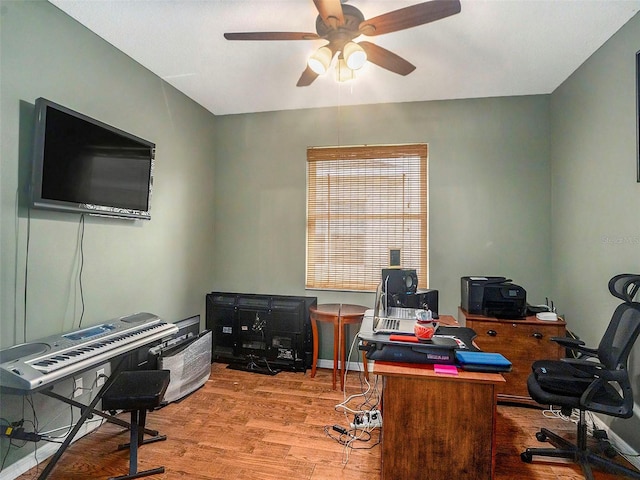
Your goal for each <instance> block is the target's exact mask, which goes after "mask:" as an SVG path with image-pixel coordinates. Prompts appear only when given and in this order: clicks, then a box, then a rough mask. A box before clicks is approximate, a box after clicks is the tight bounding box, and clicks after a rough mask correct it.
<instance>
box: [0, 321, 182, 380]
mask: <svg viewBox="0 0 640 480" xmlns="http://www.w3.org/2000/svg"><path fill="white" fill-rule="evenodd" d="M177 331H178V327H177V326H176V325H174V324H173V323H166V322H163V321H162V320H160V318H158V317H157V316H155V315H153V314H151V313H136V314H134V315H129V316H126V317H122V318H119V319H116V320H111V321H109V322H107V323H103V324H100V325H96V326H93V327H88V328H84V329H81V330H77V331H74V332H70V333H66V334H62V335H52V336H50V337H46V338H42V339H40V340H36V341H33V342H28V343H23V344H20V345H16V346H14V347H10V348H8V349H5V350H2V351H0V387H2V388H7V389H14V390H21V391H34V390H37V389H41V388H43V387H46V386H49V385H51V384H53V383H54V382H58V381H60V380H62V379H64V378H67V377H69V376H71V375H75V374H77V373H80V372H83V371H85V370H88V369H90V368H92V367H94V366H98V365H100V364H102V363H105V362H108V361H109V360H111V359H112V358H115V357H117V356H119V355H122V354H124V353H128V352H131V351H132V350H135V349H137V348H140V347H143V346H145V345H148V344H151V343H153V342H155V341H157V340H159V341H162V340H164V339H166V338H168V337H171V335H173V334H174V333H176V332H177Z"/></svg>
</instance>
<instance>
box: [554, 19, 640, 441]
mask: <svg viewBox="0 0 640 480" xmlns="http://www.w3.org/2000/svg"><path fill="white" fill-rule="evenodd" d="M639 48H640V15H636V16H635V17H633V18H632V19H631V20H630V21H629V22H628V23H627V24H626V25H625V26H624V27H623V28H622V29H621V30H620V31H619V32H618V33H617V34H616V35H614V36H613V37H612V38H611V39H610V40H609V41H608V42H607V43H606V44H605V45H604V46H603V47H602V48H600V49H599V50H598V51H597V52H596V53H595V54H594V55H593V56H592V57H591V58H589V59H588V61H587V62H585V63H584V64H583V65H582V66H581V67H580V68H579V69H578V70H577V71H576V72H574V74H573V75H571V77H570V78H569V79H568V80H567V81H566V82H564V83H563V84H562V86H560V88H558V89H557V90H556V91H555V92H554V93H553V95H552V96H551V119H552V128H551V131H552V141H551V146H552V148H551V165H552V175H551V178H552V190H551V192H552V216H551V219H552V220H551V224H552V226H553V228H552V247H553V248H552V259H553V263H552V265H553V267H552V272H553V275H552V278H553V281H554V288H553V290H554V292H555V295H554V296H555V297H556V299H557V300H558V301H559V304H560V305H561V307H562V310H563V312H566V315H567V319H568V320H569V322H570V324H571V325H572V326H573V328H574V329H575V331H576V332H577V333H578V334H579V335H580V337H581V338H582V339H583V340H584V341H585V342H587V344H589V345H592V346H596V345H597V343H598V342H599V341H600V338H601V337H602V335H603V333H604V330H605V328H606V327H607V324H608V322H609V319H610V318H611V314H612V312H613V310H614V309H615V307H616V305H618V304H619V303H620V301H619V300H618V299H616V298H614V297H613V296H612V295H610V294H609V291H608V289H607V282H608V281H609V279H610V278H611V277H612V276H614V275H616V274H618V273H640V220H639V219H638V211H639V207H640V183H637V182H636V175H637V161H638V157H637V150H636V148H637V147H636V134H637V128H638V123H637V117H636V94H637V92H636V68H635V55H636V52H637V51H638V49H639ZM639 346H640V344H636V348H634V351H633V352H632V354H631V358H630V364H631V365H630V372H631V375H632V378H633V379H634V382H633V385H634V392H635V394H636V396H638V394H639V393H640V354H639V353H638V352H640V348H639ZM638 398H640V397H638ZM636 404H638V401H636ZM607 421H608V422H610V423H611V427H612V429H613V430H614V431H615V432H616V433H617V434H618V435H619V436H620V437H621V438H622V439H623V440H624V441H626V442H627V443H628V444H629V445H630V446H631V447H632V448H633V449H634V450H635V451H639V450H640V435H639V434H638V432H640V411H638V410H637V408H636V413H635V415H634V417H633V418H632V419H631V420H619V419H618V420H607Z"/></svg>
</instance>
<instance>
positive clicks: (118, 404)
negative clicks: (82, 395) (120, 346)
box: [102, 370, 170, 480]
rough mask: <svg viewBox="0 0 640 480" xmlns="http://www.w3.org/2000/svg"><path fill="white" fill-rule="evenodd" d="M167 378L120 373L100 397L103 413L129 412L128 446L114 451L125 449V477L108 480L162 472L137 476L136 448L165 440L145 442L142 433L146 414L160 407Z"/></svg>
mask: <svg viewBox="0 0 640 480" xmlns="http://www.w3.org/2000/svg"><path fill="white" fill-rule="evenodd" d="M169 377H170V372H169V370H135V371H130V372H120V373H119V374H118V376H117V377H116V379H115V381H114V382H113V384H112V385H111V386H110V387H109V389H108V390H107V391H106V392H105V394H104V395H103V397H102V409H103V410H124V411H130V412H131V436H130V442H129V443H126V444H123V445H120V446H119V447H118V450H121V449H124V448H129V474H128V475H122V476H119V477H111V478H109V480H129V479H133V478H141V477H146V476H149V475H155V474H157V473H163V472H164V467H157V468H153V469H151V470H144V471H142V472H138V447H139V446H140V445H143V444H146V443H152V442H158V441H161V440H166V439H167V437H166V436H165V435H156V436H153V437H149V438H146V439H145V438H144V430H145V421H146V418H147V410H152V409H154V408H156V407H158V406H160V403H161V402H162V398H163V397H164V393H165V392H166V390H167V387H168V386H169V379H170V378H169Z"/></svg>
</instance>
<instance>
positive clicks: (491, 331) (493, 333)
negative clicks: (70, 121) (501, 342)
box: [487, 330, 498, 337]
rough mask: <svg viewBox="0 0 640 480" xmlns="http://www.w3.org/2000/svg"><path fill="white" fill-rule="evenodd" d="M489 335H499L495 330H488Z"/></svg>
mask: <svg viewBox="0 0 640 480" xmlns="http://www.w3.org/2000/svg"><path fill="white" fill-rule="evenodd" d="M487 335H489V336H490V337H495V336H496V335H498V332H496V331H495V330H489V331H487Z"/></svg>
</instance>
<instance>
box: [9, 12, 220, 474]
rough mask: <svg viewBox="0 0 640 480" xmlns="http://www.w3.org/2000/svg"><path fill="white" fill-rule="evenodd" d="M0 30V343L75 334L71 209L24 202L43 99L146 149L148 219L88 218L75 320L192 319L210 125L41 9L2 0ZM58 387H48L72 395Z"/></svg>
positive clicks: (39, 403)
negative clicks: (139, 140)
mask: <svg viewBox="0 0 640 480" xmlns="http://www.w3.org/2000/svg"><path fill="white" fill-rule="evenodd" d="M0 22H1V25H0V61H1V65H0V67H1V68H0V70H1V75H2V76H1V81H0V123H1V126H2V128H1V133H0V135H1V136H0V139H1V141H0V154H1V156H0V199H1V203H0V234H1V235H0V242H1V243H0V245H1V248H0V282H1V284H0V347H7V346H10V345H13V344H15V343H20V342H22V341H24V340H25V332H26V340H27V341H28V340H34V339H37V338H41V337H44V336H47V335H51V334H59V333H63V332H66V331H69V330H73V329H76V328H78V322H79V319H80V315H81V307H80V303H81V302H80V296H79V289H78V285H79V284H78V271H79V261H80V260H79V243H78V242H79V240H78V239H79V218H80V217H79V215H75V214H67V213H57V212H45V211H36V210H33V211H31V212H30V217H29V212H28V210H27V207H26V198H27V195H26V188H27V185H28V179H29V171H30V167H29V162H30V154H31V141H32V128H33V125H32V122H33V108H34V106H33V104H34V101H35V99H36V98H38V97H41V96H42V97H45V98H49V99H51V100H53V101H55V102H58V103H60V104H63V105H65V106H68V107H70V108H73V109H75V110H78V111H81V112H83V113H85V114H87V115H89V116H92V117H94V118H98V119H100V120H102V121H104V122H106V123H109V124H112V125H115V126H117V127H119V128H121V129H123V130H126V131H129V132H132V133H134V134H136V135H138V136H140V137H143V138H146V139H149V140H152V141H154V142H155V143H156V146H157V155H156V163H155V167H156V168H155V178H154V180H155V181H154V191H153V197H152V205H151V216H152V219H151V221H124V220H113V219H111V220H109V219H103V218H95V217H87V218H86V222H85V229H84V241H83V247H84V248H83V253H84V269H83V277H82V280H83V282H82V283H83V290H84V302H85V312H84V320H83V323H82V326H90V325H95V324H97V323H101V322H105V321H108V320H110V319H112V318H116V317H120V316H123V315H128V314H131V313H135V312H138V311H149V312H152V313H155V314H157V315H159V316H160V317H161V318H163V319H165V320H167V321H171V322H173V321H176V320H179V319H181V318H185V317H187V316H191V315H196V314H202V315H203V314H204V296H205V294H206V293H207V292H208V291H210V288H211V284H212V282H211V278H212V277H213V268H214V266H213V245H214V244H215V235H214V229H213V220H214V209H213V201H214V197H213V190H212V185H213V183H214V160H215V157H214V130H215V128H214V126H215V117H214V116H213V115H212V114H211V113H210V112H208V111H206V110H205V109H204V108H202V107H201V106H199V105H197V104H196V103H195V102H193V101H191V100H190V99H188V98H187V97H186V96H185V95H183V94H181V93H179V92H178V91H176V90H175V89H174V88H173V87H171V86H169V85H168V84H166V83H165V82H164V81H162V80H161V79H160V78H158V77H157V76H155V75H153V74H152V73H151V72H149V71H148V70H146V69H145V68H143V67H142V66H140V65H139V64H137V63H135V62H133V61H132V60H131V58H129V57H127V56H126V55H124V54H122V53H121V52H119V51H118V50H116V49H114V48H113V47H112V46H111V45H109V44H108V43H106V42H105V41H104V40H102V39H100V38H99V37H98V36H96V35H95V34H93V33H92V32H90V31H89V30H87V29H86V28H85V27H83V26H81V25H80V24H78V23H77V22H76V21H75V20H73V19H71V18H70V17H69V16H67V15H66V14H64V13H62V12H61V11H59V10H58V9H57V8H56V7H54V6H53V5H51V4H50V3H48V2H44V1H28V2H23V1H18V2H12V1H4V0H3V1H2V2H0ZM27 246H28V256H27ZM25 288H26V296H25ZM25 302H26V305H25ZM25 310H26V313H25ZM25 318H26V326H25ZM203 321H204V316H203ZM93 379H95V375H94V376H93V377H90V376H89V377H88V378H85V380H84V385H85V386H90V385H91V383H92V382H93ZM68 383H69V382H63V383H62V384H58V385H56V391H57V392H58V393H61V394H63V395H69V394H70V386H69V385H68ZM87 395H88V394H87ZM80 400H82V398H81V399H80ZM34 402H35V405H36V407H37V411H38V413H39V417H38V420H39V426H40V428H41V429H42V430H48V429H49V428H54V427H57V426H61V425H68V424H69V423H70V422H71V418H70V409H69V407H65V406H64V405H63V404H61V403H60V402H57V401H47V400H46V398H44V397H43V396H42V395H35V396H34ZM25 411H26V412H30V408H29V407H28V405H26V404H25V403H24V400H23V399H22V398H21V397H18V396H11V395H2V398H1V401H0V417H3V418H6V419H8V420H9V421H15V420H19V419H20V418H22V416H23V415H28V414H25V413H24V412H25ZM74 418H75V419H77V418H78V413H77V412H76V413H75V417H74ZM25 427H27V425H25ZM7 445H8V443H7V442H6V441H5V440H4V439H3V440H2V442H1V444H0V447H1V448H0V455H2V457H3V458H4V455H5V453H6V447H7ZM50 445H54V446H55V444H50ZM32 446H33V445H27V446H26V447H25V448H22V449H16V448H12V449H11V451H10V454H9V457H8V459H7V461H6V465H11V464H12V463H13V462H14V461H16V460H18V459H19V458H21V457H30V458H31V459H32V458H33V455H32V454H30V453H29V452H30V451H32ZM45 448H46V447H45ZM39 452H43V448H42V445H40V448H39ZM40 455H42V453H40ZM7 473H8V472H6V470H5V471H3V472H2V473H1V474H0V476H2V475H4V474H7Z"/></svg>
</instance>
